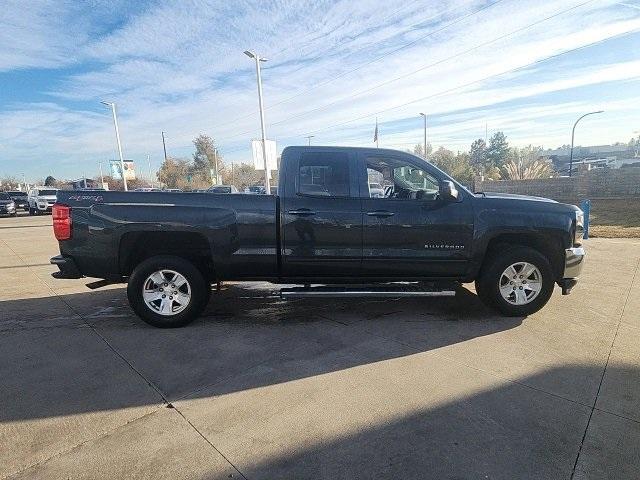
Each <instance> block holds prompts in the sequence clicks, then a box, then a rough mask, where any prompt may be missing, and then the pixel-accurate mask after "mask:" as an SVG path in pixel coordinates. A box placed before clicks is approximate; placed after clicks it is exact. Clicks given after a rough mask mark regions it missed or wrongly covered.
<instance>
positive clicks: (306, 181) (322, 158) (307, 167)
mask: <svg viewBox="0 0 640 480" xmlns="http://www.w3.org/2000/svg"><path fill="white" fill-rule="evenodd" d="M298 193H301V194H303V195H316V196H319V197H348V196H349V157H348V156H347V154H346V153H338V152H336V153H334V152H316V153H305V154H303V155H302V157H301V158H300V166H299V172H298Z"/></svg>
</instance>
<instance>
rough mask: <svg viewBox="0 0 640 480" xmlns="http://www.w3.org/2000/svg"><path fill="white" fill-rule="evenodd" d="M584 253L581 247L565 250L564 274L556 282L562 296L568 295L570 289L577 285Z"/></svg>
mask: <svg viewBox="0 0 640 480" xmlns="http://www.w3.org/2000/svg"><path fill="white" fill-rule="evenodd" d="M584 257H585V251H584V248H583V247H573V248H567V249H566V250H565V256H564V258H565V260H564V274H563V275H562V277H563V278H562V280H560V281H559V282H558V285H560V288H562V294H563V295H568V294H569V293H570V292H571V289H572V288H573V287H574V286H575V285H576V284H577V283H578V277H579V276H580V273H581V272H582V267H583V265H584Z"/></svg>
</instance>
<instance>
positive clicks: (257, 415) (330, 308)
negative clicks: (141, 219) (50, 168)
mask: <svg viewBox="0 0 640 480" xmlns="http://www.w3.org/2000/svg"><path fill="white" fill-rule="evenodd" d="M50 224H51V217H50V216H42V217H28V216H21V217H19V218H0V405H1V407H0V478H7V477H10V478H46V479H51V478H127V477H133V478H137V477H140V478H189V479H191V478H193V479H217V478H221V479H222V478H225V479H227V478H247V479H275V478H295V479H301V478H325V479H332V480H333V479H340V478H345V479H354V478H367V479H368V478H376V479H381V478H393V479H398V478H402V479H407V478H420V479H422V478H433V479H463V478H464V479H467V478H468V479H475V478H491V479H527V478H531V479H533V478H535V479H541V478H542V479H570V478H575V479H603V478H612V479H614V478H615V479H623V478H629V479H637V478H640V273H639V272H638V267H639V265H640V241H639V240H638V239H635V240H634V239H629V240H625V239H616V240H606V239H592V240H589V241H588V242H587V248H588V254H589V257H588V263H587V265H586V267H585V272H584V276H583V278H582V281H581V283H580V284H579V285H578V287H576V289H575V290H574V292H573V293H572V294H571V295H570V296H568V297H562V296H561V295H560V292H559V289H556V293H555V295H554V296H553V298H552V300H551V302H550V303H549V304H548V305H547V307H546V308H544V309H543V310H542V311H540V312H538V313H537V314H535V315H533V316H530V317H527V318H501V317H499V316H496V315H495V314H494V313H492V312H491V311H489V310H487V309H486V308H484V307H483V306H482V304H481V303H480V302H479V300H478V299H477V298H476V296H475V294H474V293H473V290H472V289H471V287H470V286H469V287H468V289H467V288H463V289H460V290H459V291H458V293H457V296H456V298H454V299H448V298H443V299H430V300H425V299H412V300H408V299H404V300H391V301H390V300H388V299H386V300H383V301H375V300H367V301H364V300H349V301H339V302H335V301H319V300H314V301H309V300H298V301H295V302H288V303H287V302H283V301H281V300H279V298H278V297H277V296H275V295H273V291H275V290H276V287H273V286H270V285H265V284H258V283H250V284H229V285H225V287H224V289H223V291H222V292H220V293H215V292H214V294H213V295H212V300H211V303H210V305H209V306H208V309H207V311H206V313H205V315H204V317H203V318H201V319H200V320H199V321H197V322H196V323H194V324H192V325H190V326H188V327H186V328H183V329H177V330H159V329H154V328H151V327H149V326H147V325H146V324H144V323H142V322H141V321H140V320H139V319H138V318H137V317H135V316H134V315H133V314H132V312H131V310H130V309H129V307H128V305H127V302H126V298H125V291H124V288H123V287H122V286H111V287H108V288H106V289H102V290H97V291H91V290H89V289H87V288H86V287H85V286H84V284H85V283H86V281H83V280H55V279H53V278H52V277H51V276H50V274H51V272H53V271H54V267H52V266H51V265H49V258H50V257H51V256H52V255H54V254H56V253H57V243H56V241H55V239H54V238H53V235H52V231H51V228H50Z"/></svg>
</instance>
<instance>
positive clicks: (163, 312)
mask: <svg viewBox="0 0 640 480" xmlns="http://www.w3.org/2000/svg"><path fill="white" fill-rule="evenodd" d="M209 295H210V288H209V284H208V283H207V282H206V281H205V279H204V277H203V276H202V273H200V271H199V270H198V269H197V268H196V267H195V266H194V265H193V264H192V263H191V262H189V261H188V260H185V259H183V258H180V257H174V256H170V255H158V256H156V257H151V258H149V259H147V260H145V261H143V262H142V263H140V264H139V265H138V266H137V267H136V268H135V270H134V271H133V273H132V274H131V276H130V277H129V283H128V285H127V297H128V299H129V304H130V305H131V308H133V310H134V311H135V312H136V314H137V315H138V316H139V317H140V318H141V319H142V320H144V321H145V322H147V323H148V324H149V325H153V326H154V327H160V328H174V327H182V326H184V325H187V324H188V323H190V322H192V321H193V320H194V319H195V318H197V317H198V315H200V313H202V310H203V309H204V308H205V307H206V305H207V302H208V300H209Z"/></svg>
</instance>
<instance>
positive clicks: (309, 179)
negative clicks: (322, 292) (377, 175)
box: [281, 148, 362, 277]
mask: <svg viewBox="0 0 640 480" xmlns="http://www.w3.org/2000/svg"><path fill="white" fill-rule="evenodd" d="M286 155H287V156H286V157H285V155H284V154H283V161H282V163H283V165H285V168H286V172H285V177H284V178H285V180H284V197H283V198H282V206H281V218H282V226H281V228H282V236H283V238H282V250H281V252H282V274H283V275H284V276H286V277H344V276H353V275H358V274H359V273H360V264H361V261H362V214H361V209H360V203H361V199H360V196H359V195H360V193H359V188H358V168H357V157H356V155H355V154H353V153H349V152H345V151H338V150H335V149H330V148H329V149H322V148H319V149H318V150H309V149H304V150H296V149H294V148H290V149H287V150H286ZM281 194H282V191H281Z"/></svg>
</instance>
